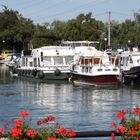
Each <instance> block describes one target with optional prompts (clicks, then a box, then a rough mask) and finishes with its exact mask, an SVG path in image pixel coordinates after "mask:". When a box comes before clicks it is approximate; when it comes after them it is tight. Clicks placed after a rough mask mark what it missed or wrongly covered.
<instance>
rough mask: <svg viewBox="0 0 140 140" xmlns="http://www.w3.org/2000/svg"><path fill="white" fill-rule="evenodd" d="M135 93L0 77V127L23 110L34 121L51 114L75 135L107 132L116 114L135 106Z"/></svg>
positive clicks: (124, 89)
mask: <svg viewBox="0 0 140 140" xmlns="http://www.w3.org/2000/svg"><path fill="white" fill-rule="evenodd" d="M1 71H2V70H1ZM5 74H6V73H5ZM139 91H140V88H139V87H127V86H122V87H107V88H105V87H104V88H95V87H75V86H73V85H71V84H70V83H69V82H67V81H49V82H40V81H37V80H31V79H26V78H21V79H18V78H17V79H12V78H10V77H8V76H7V74H6V76H4V74H1V80H0V118H2V119H1V122H0V124H2V123H3V121H4V122H5V121H6V120H8V119H12V118H15V117H16V116H17V114H18V112H19V111H20V110H23V109H27V110H29V111H30V112H31V116H32V117H33V118H34V121H35V120H37V119H38V118H40V117H43V116H45V115H47V114H54V115H56V116H57V117H58V120H59V122H60V123H61V124H63V125H64V126H65V127H68V128H72V129H75V130H77V131H80V130H83V131H84V130H97V129H99V130H107V129H111V123H112V122H113V121H114V120H115V119H116V114H117V112H118V111H119V110H121V109H124V108H133V107H135V106H138V105H139V99H140V93H139Z"/></svg>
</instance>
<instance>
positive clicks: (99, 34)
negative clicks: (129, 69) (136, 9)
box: [0, 6, 140, 51]
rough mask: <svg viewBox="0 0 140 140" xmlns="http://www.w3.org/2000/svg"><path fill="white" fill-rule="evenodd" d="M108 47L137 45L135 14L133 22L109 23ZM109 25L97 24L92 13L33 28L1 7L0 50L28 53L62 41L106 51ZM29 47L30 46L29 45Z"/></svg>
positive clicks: (139, 22) (139, 24)
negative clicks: (96, 43)
mask: <svg viewBox="0 0 140 140" xmlns="http://www.w3.org/2000/svg"><path fill="white" fill-rule="evenodd" d="M110 25H111V26H110V30H111V33H110V34H111V47H112V48H115V47H116V46H118V45H120V44H128V43H129V44H133V45H140V14H139V13H134V20H130V19H127V20H125V21H124V22H122V23H120V22H118V21H114V20H113V21H112V20H111V24H110ZM107 37H108V23H107V22H106V23H103V22H102V21H99V20H96V19H95V18H93V17H92V13H88V14H83V13H81V14H80V15H78V16H77V17H76V18H75V19H71V20H68V21H66V22H65V21H60V20H56V21H54V22H52V23H48V22H47V21H46V23H44V25H39V24H37V25H35V24H34V23H33V21H32V20H31V19H27V18H25V17H23V16H22V15H21V14H19V12H18V11H14V10H12V9H8V8H7V7H6V6H3V10H2V12H0V49H1V50H2V49H15V50H16V51H21V50H22V49H29V48H31V47H33V48H37V47H40V46H44V45H55V44H60V42H61V41H62V40H75V41H77V40H89V41H99V42H100V46H99V47H100V48H102V49H103V48H104V47H105V46H106V47H107V40H106V39H107ZM31 44H32V45H31Z"/></svg>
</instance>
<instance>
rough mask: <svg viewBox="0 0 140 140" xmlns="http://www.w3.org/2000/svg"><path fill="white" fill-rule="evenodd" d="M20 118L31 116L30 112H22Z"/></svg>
mask: <svg viewBox="0 0 140 140" xmlns="http://www.w3.org/2000/svg"><path fill="white" fill-rule="evenodd" d="M19 116H20V117H27V116H29V112H28V111H21V112H20V113H19Z"/></svg>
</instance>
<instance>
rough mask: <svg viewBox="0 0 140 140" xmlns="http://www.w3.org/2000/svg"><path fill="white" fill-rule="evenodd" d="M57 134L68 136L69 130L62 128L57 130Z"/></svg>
mask: <svg viewBox="0 0 140 140" xmlns="http://www.w3.org/2000/svg"><path fill="white" fill-rule="evenodd" d="M55 133H56V134H58V135H67V130H66V129H65V128H64V127H60V128H57V129H56V132H55Z"/></svg>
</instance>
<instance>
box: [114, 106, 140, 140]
mask: <svg viewBox="0 0 140 140" xmlns="http://www.w3.org/2000/svg"><path fill="white" fill-rule="evenodd" d="M126 114H127V116H126ZM117 118H119V119H121V120H120V123H119V124H118V125H117V124H115V123H114V124H113V125H112V126H113V128H115V129H116V132H117V133H121V137H122V139H125V140H128V139H131V140H140V108H134V109H132V110H130V111H120V112H118V114H117Z"/></svg>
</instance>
